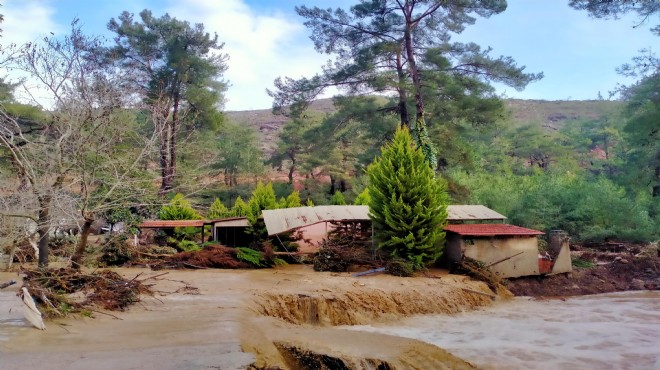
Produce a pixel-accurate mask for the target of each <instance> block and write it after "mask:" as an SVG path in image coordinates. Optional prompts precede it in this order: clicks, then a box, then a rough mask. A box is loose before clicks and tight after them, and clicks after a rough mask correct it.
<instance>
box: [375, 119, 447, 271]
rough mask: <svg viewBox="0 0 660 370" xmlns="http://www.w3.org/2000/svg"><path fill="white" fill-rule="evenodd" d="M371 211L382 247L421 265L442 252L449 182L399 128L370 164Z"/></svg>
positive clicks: (404, 130) (432, 259)
mask: <svg viewBox="0 0 660 370" xmlns="http://www.w3.org/2000/svg"><path fill="white" fill-rule="evenodd" d="M367 172H368V175H369V187H368V189H369V195H370V197H371V199H370V202H369V216H370V218H371V221H372V222H373V226H374V238H375V239H376V243H377V246H378V248H379V249H382V250H385V251H387V252H389V253H390V254H391V255H392V256H393V257H398V258H403V259H406V260H409V261H411V262H412V263H413V265H414V267H415V268H417V269H419V268H421V267H423V266H425V265H427V264H429V263H433V262H434V261H435V260H436V259H437V258H438V257H440V255H441V254H442V245H443V243H444V238H445V232H444V230H443V227H444V225H445V222H446V219H447V188H446V184H445V182H444V181H443V180H442V179H440V178H436V177H435V174H434V172H433V170H432V169H431V167H429V165H428V163H426V162H425V158H424V153H423V152H422V149H421V148H418V147H416V146H415V145H414V144H413V139H412V137H411V136H410V132H409V131H408V129H407V128H405V127H404V128H400V129H398V130H397V132H396V133H395V135H394V139H393V140H392V142H391V143H389V144H387V145H385V146H384V147H383V148H382V150H381V156H380V157H378V158H377V159H376V160H375V161H374V162H373V163H372V164H371V165H370V166H369V168H368V171H367Z"/></svg>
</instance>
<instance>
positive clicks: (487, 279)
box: [451, 256, 506, 294]
mask: <svg viewBox="0 0 660 370" xmlns="http://www.w3.org/2000/svg"><path fill="white" fill-rule="evenodd" d="M451 273H452V274H462V275H467V276H469V277H471V278H473V279H475V280H479V281H483V282H484V283H486V284H487V285H488V287H489V288H490V289H491V290H492V291H493V293H495V294H499V293H500V292H502V291H503V290H506V287H504V285H503V283H502V281H503V280H502V277H501V276H499V275H498V274H496V273H494V272H493V271H491V270H490V269H489V268H488V266H486V265H485V264H484V263H483V262H481V261H478V260H475V259H473V258H470V257H465V256H463V259H462V260H461V262H459V263H456V264H455V265H454V268H453V269H452V271H451Z"/></svg>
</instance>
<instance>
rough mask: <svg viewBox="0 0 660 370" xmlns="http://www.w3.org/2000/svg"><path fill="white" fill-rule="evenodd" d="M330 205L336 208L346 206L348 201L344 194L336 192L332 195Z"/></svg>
mask: <svg viewBox="0 0 660 370" xmlns="http://www.w3.org/2000/svg"><path fill="white" fill-rule="evenodd" d="M330 204H332V205H335V206H343V205H345V204H346V199H345V198H344V194H342V192H341V191H335V193H334V194H333V195H332V198H331V199H330Z"/></svg>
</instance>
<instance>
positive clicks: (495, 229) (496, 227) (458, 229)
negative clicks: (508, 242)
mask: <svg viewBox="0 0 660 370" xmlns="http://www.w3.org/2000/svg"><path fill="white" fill-rule="evenodd" d="M445 231H450V232H453V233H456V234H459V235H466V236H498V235H543V232H541V231H538V230H532V229H526V228H524V227H520V226H515V225H507V224H460V225H447V226H446V227H445Z"/></svg>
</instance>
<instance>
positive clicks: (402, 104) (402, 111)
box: [396, 52, 410, 128]
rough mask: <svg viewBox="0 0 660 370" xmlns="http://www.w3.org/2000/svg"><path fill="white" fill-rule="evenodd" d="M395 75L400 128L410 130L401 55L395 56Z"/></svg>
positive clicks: (404, 74)
mask: <svg viewBox="0 0 660 370" xmlns="http://www.w3.org/2000/svg"><path fill="white" fill-rule="evenodd" d="M396 73H397V76H398V78H399V87H398V88H397V91H398V93H399V107H398V110H399V120H400V125H401V127H408V128H410V116H409V114H408V96H407V94H406V88H405V85H406V72H405V70H404V66H403V61H402V60H401V53H400V52H398V53H397V54H396Z"/></svg>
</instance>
